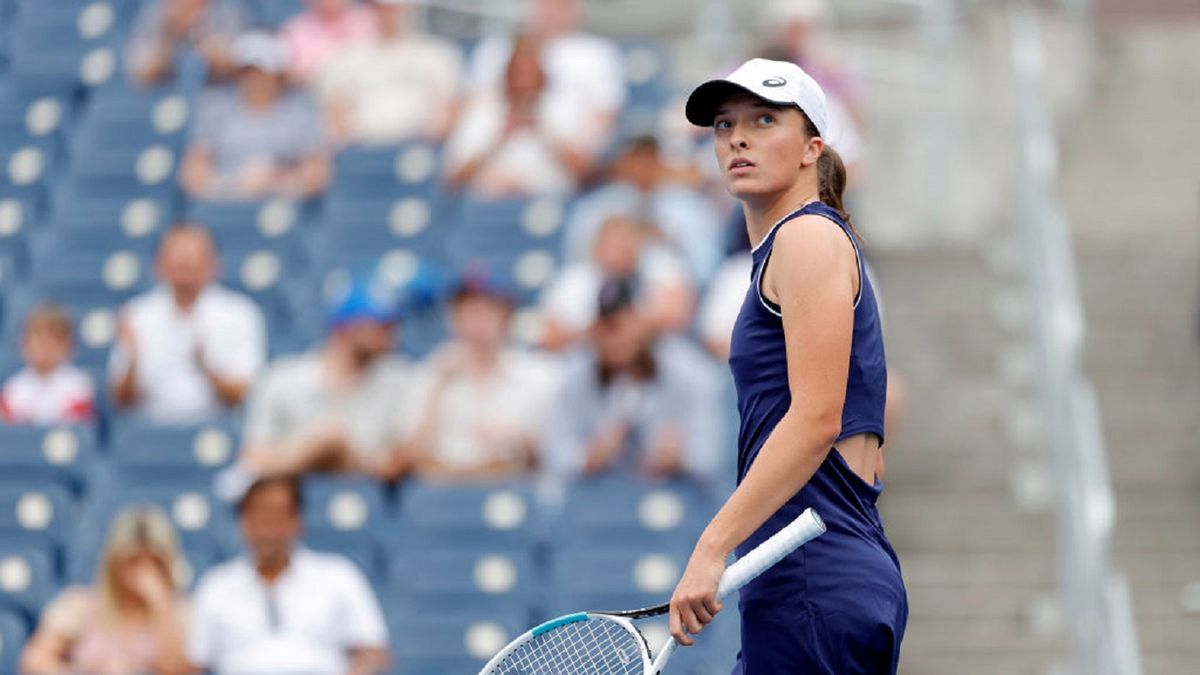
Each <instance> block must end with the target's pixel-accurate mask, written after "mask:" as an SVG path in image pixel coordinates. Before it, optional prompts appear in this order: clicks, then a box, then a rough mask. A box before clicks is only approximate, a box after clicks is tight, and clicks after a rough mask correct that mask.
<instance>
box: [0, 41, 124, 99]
mask: <svg viewBox="0 0 1200 675" xmlns="http://www.w3.org/2000/svg"><path fill="white" fill-rule="evenodd" d="M9 51H10V55H9V69H10V70H11V71H12V72H13V73H14V74H16V75H18V76H21V77H23V78H29V79H43V80H45V81H47V82H48V83H51V86H53V88H55V89H59V90H62V89H68V88H71V87H78V86H80V85H82V86H86V87H96V86H100V85H103V84H107V83H108V82H110V81H112V80H114V79H115V78H117V77H119V76H120V75H119V72H120V67H121V57H120V49H119V45H116V44H108V43H105V42H103V41H101V42H98V43H93V42H91V41H84V40H67V41H64V40H61V39H59V40H47V39H46V36H45V35H39V34H38V32H36V31H35V32H30V33H23V32H20V31H18V32H17V33H16V34H15V35H14V36H13V39H12V44H11V45H9Z"/></svg>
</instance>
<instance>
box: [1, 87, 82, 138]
mask: <svg viewBox="0 0 1200 675" xmlns="http://www.w3.org/2000/svg"><path fill="white" fill-rule="evenodd" d="M70 120H71V108H70V105H69V103H68V101H67V100H66V99H65V98H64V97H60V96H47V95H44V94H37V93H29V92H26V91H23V87H22V86H21V85H20V84H19V83H16V82H11V81H3V82H0V145H17V144H20V143H23V142H25V141H28V140H30V139H38V138H50V139H53V138H58V137H59V136H60V135H61V132H62V130H63V128H64V126H65V125H66V124H67V123H69V122H70Z"/></svg>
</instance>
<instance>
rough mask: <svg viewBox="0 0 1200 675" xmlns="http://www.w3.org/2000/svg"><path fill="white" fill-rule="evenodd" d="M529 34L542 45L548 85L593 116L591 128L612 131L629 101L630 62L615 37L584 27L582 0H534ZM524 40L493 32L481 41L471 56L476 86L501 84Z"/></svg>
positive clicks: (485, 87) (472, 84)
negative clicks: (627, 71)
mask: <svg viewBox="0 0 1200 675" xmlns="http://www.w3.org/2000/svg"><path fill="white" fill-rule="evenodd" d="M528 7H529V16H528V18H527V21H526V24H527V25H526V31H527V32H528V36H529V37H530V38H532V39H533V40H534V41H535V42H538V43H539V44H541V50H540V57H541V64H542V68H543V69H544V70H545V73H546V79H547V86H548V88H549V90H550V92H552V93H553V94H555V95H556V96H557V95H564V96H566V97H567V98H569V99H571V100H572V101H573V102H574V103H575V105H577V106H580V107H581V109H582V112H583V113H584V114H586V115H588V116H589V117H590V118H591V119H589V120H588V121H587V123H586V126H587V127H588V128H594V129H598V130H599V132H600V134H601V135H602V136H607V135H608V134H609V133H610V131H611V129H612V126H613V123H614V122H615V121H616V119H617V115H618V114H619V113H620V111H621V106H622V105H623V104H624V102H625V67H624V62H623V59H622V57H621V50H620V48H618V47H617V45H616V44H615V43H613V42H612V41H611V40H609V39H607V38H603V37H599V36H596V35H591V34H588V33H585V32H583V31H581V30H580V28H579V26H580V23H581V15H582V11H581V7H580V2H579V0H532V1H531V2H529V3H528ZM519 41H520V40H519V39H513V38H512V37H510V36H493V37H489V38H485V39H484V40H483V41H482V42H480V43H479V46H478V47H477V48H476V49H475V52H474V54H473V55H472V57H471V64H470V73H469V84H470V89H471V90H472V91H480V90H488V89H495V88H497V87H498V86H499V84H500V82H501V81H502V80H503V79H504V77H505V75H504V72H505V68H506V64H508V63H509V62H510V61H511V59H512V54H513V52H514V51H515V49H516V43H517V42H519Z"/></svg>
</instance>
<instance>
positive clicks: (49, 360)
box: [0, 305, 95, 425]
mask: <svg viewBox="0 0 1200 675" xmlns="http://www.w3.org/2000/svg"><path fill="white" fill-rule="evenodd" d="M72 346H73V345H72V340H71V317H70V316H68V315H67V313H66V311H65V310H63V309H62V308H60V307H57V306H55V305H41V306H39V307H36V308H34V309H33V311H31V312H30V313H29V316H28V317H27V318H26V319H25V330H24V333H23V335H22V337H21V356H22V357H23V358H24V359H25V367H24V368H22V369H21V370H19V371H18V372H17V373H16V374H14V375H13V376H12V377H10V378H8V381H6V382H5V383H4V388H3V389H0V420H2V421H4V422H7V423H9V424H38V425H46V424H62V423H79V422H89V421H91V420H92V418H93V416H94V415H95V404H94V398H95V389H94V387H93V385H92V378H91V377H90V376H88V374H87V373H86V372H84V371H83V370H80V369H79V368H77V367H75V366H74V365H73V364H71V363H70V361H69V359H70V356H71V349H72Z"/></svg>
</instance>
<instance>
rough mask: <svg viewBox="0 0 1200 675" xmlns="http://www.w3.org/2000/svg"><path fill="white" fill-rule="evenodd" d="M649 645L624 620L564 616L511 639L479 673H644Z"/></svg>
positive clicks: (648, 665)
mask: <svg viewBox="0 0 1200 675" xmlns="http://www.w3.org/2000/svg"><path fill="white" fill-rule="evenodd" d="M651 665H652V662H651V660H650V647H649V645H648V644H647V643H646V638H644V637H642V634H641V632H640V631H639V630H638V629H637V627H635V626H634V625H633V622H632V621H630V620H629V619H626V618H624V617H620V616H613V615H611V614H602V613H599V612H579V613H576V614H567V615H565V616H560V617H558V618H557V619H552V620H550V621H547V622H545V623H543V624H541V625H540V626H537V627H536V628H534V629H533V630H531V631H529V632H527V633H525V634H524V635H522V636H521V637H519V638H517V639H516V640H513V641H512V642H511V643H509V645H508V646H507V647H505V648H504V649H502V650H500V653H499V654H496V656H495V657H494V658H492V660H491V661H489V662H488V664H487V665H486V666H484V667H483V670H481V671H479V675H563V674H564V673H571V674H572V675H593V674H595V675H646V673H649V672H650V668H651Z"/></svg>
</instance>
